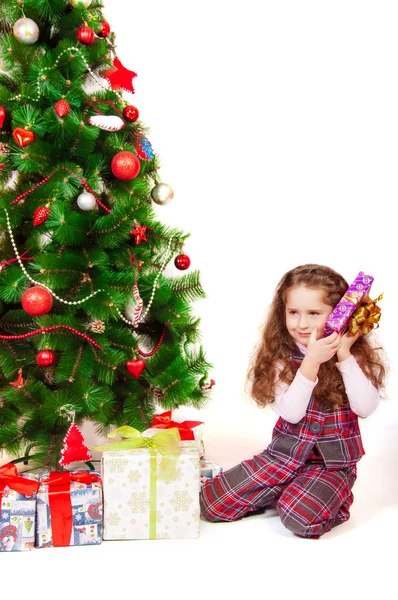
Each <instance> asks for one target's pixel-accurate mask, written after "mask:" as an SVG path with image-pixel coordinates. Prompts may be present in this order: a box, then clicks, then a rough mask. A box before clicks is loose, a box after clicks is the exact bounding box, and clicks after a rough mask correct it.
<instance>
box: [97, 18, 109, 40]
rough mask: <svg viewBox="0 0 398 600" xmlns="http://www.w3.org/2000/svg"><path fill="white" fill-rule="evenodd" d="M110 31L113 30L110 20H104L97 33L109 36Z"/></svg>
mask: <svg viewBox="0 0 398 600" xmlns="http://www.w3.org/2000/svg"><path fill="white" fill-rule="evenodd" d="M110 32H111V26H110V25H109V23H108V21H103V22H102V23H101V25H100V28H99V31H98V32H97V35H99V37H102V38H106V37H108V35H109V34H110Z"/></svg>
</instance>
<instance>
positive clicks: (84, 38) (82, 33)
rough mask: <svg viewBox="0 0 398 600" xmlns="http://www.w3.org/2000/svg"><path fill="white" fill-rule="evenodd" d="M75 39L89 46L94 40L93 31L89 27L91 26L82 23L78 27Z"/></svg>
mask: <svg viewBox="0 0 398 600" xmlns="http://www.w3.org/2000/svg"><path fill="white" fill-rule="evenodd" d="M77 39H78V40H79V42H81V43H82V44H86V46H89V45H90V44H92V43H93V42H94V40H95V33H94V31H93V30H92V29H91V27H88V26H87V25H83V26H82V27H80V28H79V29H78V30H77Z"/></svg>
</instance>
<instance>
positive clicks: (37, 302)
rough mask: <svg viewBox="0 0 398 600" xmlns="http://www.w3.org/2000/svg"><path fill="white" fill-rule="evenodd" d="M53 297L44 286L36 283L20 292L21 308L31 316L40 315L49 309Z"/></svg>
mask: <svg viewBox="0 0 398 600" xmlns="http://www.w3.org/2000/svg"><path fill="white" fill-rule="evenodd" d="M52 305H53V298H52V296H51V294H50V292H48V291H47V290H46V289H45V288H43V287H39V286H37V285H35V286H33V287H31V288H29V289H28V290H26V292H24V293H23V294H22V308H23V309H24V311H25V312H27V313H28V315H31V316H32V317H40V316H41V315H45V314H46V313H48V312H49V311H50V310H51V307H52Z"/></svg>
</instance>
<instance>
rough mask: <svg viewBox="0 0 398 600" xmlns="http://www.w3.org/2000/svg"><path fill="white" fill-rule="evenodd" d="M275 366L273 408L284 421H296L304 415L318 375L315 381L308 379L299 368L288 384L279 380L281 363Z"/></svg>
mask: <svg viewBox="0 0 398 600" xmlns="http://www.w3.org/2000/svg"><path fill="white" fill-rule="evenodd" d="M276 368H277V371H278V374H277V380H276V382H275V402H274V403H273V406H274V409H275V411H276V412H277V413H278V415H280V416H281V417H282V419H285V421H288V422H289V423H298V422H299V421H300V420H301V419H302V418H303V417H304V415H305V412H306V410H307V406H308V403H309V401H310V398H311V394H312V392H313V389H314V387H315V386H316V384H317V383H318V377H317V378H316V380H315V381H310V380H309V379H307V378H306V377H304V375H303V374H302V373H301V371H300V369H299V370H298V371H297V373H296V376H295V378H294V379H293V381H292V383H291V384H290V385H289V384H288V383H284V382H283V381H280V380H279V373H280V372H281V370H282V368H283V365H282V364H281V363H278V364H277V365H276Z"/></svg>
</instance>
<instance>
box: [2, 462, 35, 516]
mask: <svg viewBox="0 0 398 600" xmlns="http://www.w3.org/2000/svg"><path fill="white" fill-rule="evenodd" d="M6 487H8V488H10V490H14V492H18V494H23V495H24V496H28V497H30V496H33V494H35V493H36V492H37V489H38V487H39V482H38V481H35V480H34V479H27V478H26V477H21V476H20V475H18V469H17V467H16V466H15V465H13V464H12V463H8V464H6V465H3V466H2V467H0V515H1V501H2V498H3V492H4V489H5V488H6Z"/></svg>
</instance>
